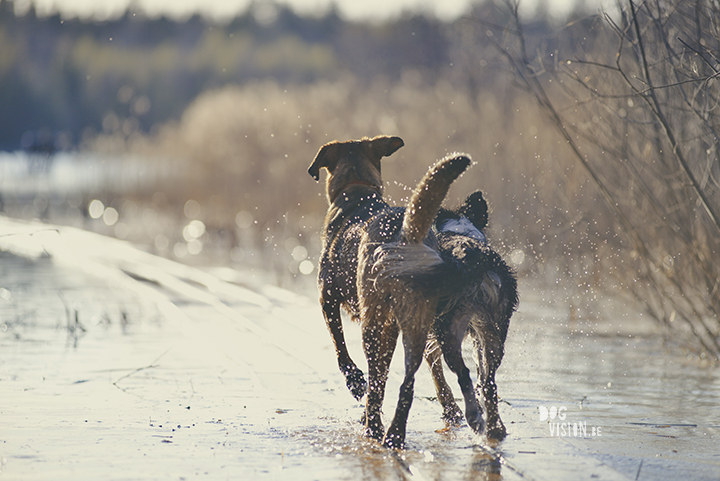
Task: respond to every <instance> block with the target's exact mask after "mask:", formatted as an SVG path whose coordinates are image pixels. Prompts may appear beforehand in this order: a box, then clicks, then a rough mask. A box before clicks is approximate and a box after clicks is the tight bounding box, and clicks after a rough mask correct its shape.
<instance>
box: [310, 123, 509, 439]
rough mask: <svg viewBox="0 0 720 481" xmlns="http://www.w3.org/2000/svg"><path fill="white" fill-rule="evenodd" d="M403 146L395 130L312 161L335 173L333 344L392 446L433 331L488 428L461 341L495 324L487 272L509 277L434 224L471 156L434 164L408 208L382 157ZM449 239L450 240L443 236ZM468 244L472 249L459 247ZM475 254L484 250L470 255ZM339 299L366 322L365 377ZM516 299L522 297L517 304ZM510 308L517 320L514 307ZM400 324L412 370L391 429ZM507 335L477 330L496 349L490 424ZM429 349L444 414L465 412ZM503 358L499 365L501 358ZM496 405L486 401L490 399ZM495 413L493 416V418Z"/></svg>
mask: <svg viewBox="0 0 720 481" xmlns="http://www.w3.org/2000/svg"><path fill="white" fill-rule="evenodd" d="M402 146H403V141H402V139H400V138H399V137H387V136H379V137H375V138H372V139H370V138H363V139H361V140H352V141H346V142H337V141H335V142H331V143H329V144H326V145H324V146H323V147H322V148H321V149H320V151H319V152H318V154H317V156H316V157H315V160H314V161H313V163H312V164H311V165H310V168H309V169H308V173H309V174H310V175H311V176H312V177H313V178H315V179H316V180H319V177H320V170H321V169H326V170H327V174H328V175H327V178H326V193H327V198H328V203H329V204H330V206H329V209H328V212H327V215H326V218H325V226H324V234H323V246H322V256H321V259H320V264H319V269H318V272H319V274H318V286H319V291H320V304H321V306H322V310H323V314H324V317H325V321H326V323H327V326H328V330H329V331H330V333H331V337H332V339H333V342H334V343H335V349H336V353H337V359H338V365H339V368H340V371H341V372H342V373H343V375H344V376H345V379H346V384H347V387H348V389H349V390H350V392H351V393H352V395H353V396H354V397H355V398H356V399H360V398H361V397H362V396H363V395H364V394H366V393H367V399H366V408H365V415H364V421H365V433H366V435H367V436H369V437H371V438H374V439H377V440H381V441H382V442H383V444H384V445H385V446H387V447H393V448H402V447H403V446H404V441H405V429H406V424H407V417H408V413H409V410H410V406H411V404H412V399H413V385H414V375H415V372H416V371H417V369H418V367H419V365H420V364H421V363H422V359H423V353H424V352H425V347H426V343H427V341H428V336H429V335H430V334H431V331H432V333H433V335H434V336H435V337H436V338H437V340H438V343H439V345H440V346H441V348H442V349H443V354H444V356H445V359H446V361H447V362H448V363H450V362H452V363H453V364H450V366H451V368H453V371H454V372H455V373H456V374H457V375H458V379H459V381H460V385H461V388H462V390H463V395H464V396H465V404H466V418H467V420H468V424H469V425H470V426H471V428H472V429H473V430H474V431H475V432H477V433H482V432H483V429H484V423H483V421H482V409H481V408H480V407H479V406H478V404H477V401H476V399H475V397H474V391H473V389H472V386H471V387H470V389H469V390H468V389H467V382H468V381H469V374H468V372H467V371H468V370H467V368H466V367H465V366H464V364H462V357H461V355H460V354H461V353H460V351H459V344H460V342H461V341H462V338H463V337H464V334H465V331H466V330H469V331H470V332H473V329H475V328H476V327H477V328H483V326H484V325H485V324H488V323H490V324H492V323H493V320H492V319H489V318H488V316H487V314H486V313H489V312H490V311H492V314H493V315H494V314H495V313H496V311H497V306H495V304H493V305H492V306H490V307H488V306H485V305H483V306H478V305H477V304H478V303H480V302H486V301H488V300H489V301H492V300H493V299H491V298H490V296H489V294H490V293H491V292H496V291H497V288H495V287H493V286H494V285H489V284H487V280H488V279H490V280H491V281H493V280H495V279H496V277H499V278H500V279H501V280H502V279H503V277H502V275H500V274H493V272H494V271H489V270H487V269H485V268H484V264H483V266H481V267H482V269H483V272H482V273H475V274H473V273H472V270H473V269H474V268H475V267H477V266H476V265H475V264H477V262H476V263H475V264H474V263H473V262H472V261H471V262H469V263H467V262H466V260H467V259H465V258H466V257H468V254H467V253H468V252H470V250H469V247H470V246H474V244H473V243H472V242H470V241H468V242H470V244H469V245H468V248H465V247H463V246H465V243H464V242H463V240H462V238H463V235H462V234H458V233H452V234H448V233H446V232H445V231H443V230H442V229H437V226H435V227H436V228H435V229H432V227H433V225H434V223H435V222H436V215H437V214H438V212H439V211H440V205H441V203H442V201H443V200H444V198H445V195H446V194H447V191H448V189H449V187H450V185H451V184H452V182H453V181H454V180H455V179H456V178H457V177H458V176H460V175H461V174H462V173H463V172H464V171H465V169H466V168H467V167H468V166H469V165H470V162H471V161H470V158H469V157H468V156H466V155H461V154H456V155H450V156H448V157H446V158H444V159H442V160H441V161H439V162H438V163H436V164H435V165H434V166H433V167H432V168H431V169H430V170H429V171H428V173H427V174H426V175H425V177H424V178H423V179H422V180H421V181H420V183H419V184H418V186H417V188H416V189H415V191H414V192H413V195H412V196H411V198H410V201H409V202H408V205H407V207H391V206H389V205H388V204H387V203H386V202H385V201H384V200H383V198H382V191H383V185H382V178H381V165H380V164H381V159H382V158H383V157H387V156H389V155H392V154H393V153H394V152H395V151H397V150H398V149H399V148H400V147H402ZM471 210H473V209H471ZM446 212H452V211H446ZM458 216H462V214H458ZM463 217H464V216H463ZM464 218H467V217H464ZM435 231H437V232H438V234H437V235H436V234H435V233H434V232H435ZM453 236H458V238H457V239H456V238H454V237H453ZM464 237H467V236H464ZM441 239H442V240H443V242H442V243H440V242H439V240H441ZM443 245H445V247H443ZM461 253H465V254H463V255H462V256H460V254H461ZM483 256H484V257H483ZM488 256H490V257H492V255H490V254H487V253H486V252H485V251H483V254H482V255H481V257H482V259H480V260H482V261H483V262H484V260H485V257H488ZM469 257H471V258H475V257H477V256H475V255H474V254H472V255H470V256H469ZM488 258H489V257H488ZM498 259H499V256H498ZM500 261H501V260H500ZM494 265H495V264H493V266H494ZM502 265H504V264H502ZM495 269H496V270H499V269H497V268H495ZM511 274H512V273H510V276H511V279H512V280H513V281H514V277H512V275H511ZM503 275H504V274H503ZM478 282H480V284H477V283H478ZM475 284H477V285H475ZM506 284H507V285H508V286H509V284H511V283H510V282H509V281H507V283H506ZM471 285H473V286H474V287H471ZM502 289H503V286H502V285H500V290H501V291H502ZM498 292H499V291H498ZM503 292H504V291H503ZM505 304H507V303H505ZM505 304H503V305H505ZM510 304H512V303H510ZM341 308H343V309H345V310H346V311H347V312H348V313H349V314H350V315H351V316H352V318H353V319H355V320H358V321H360V323H361V328H362V338H363V348H364V351H365V355H366V358H367V362H368V382H367V383H366V382H365V378H364V376H363V373H362V371H361V370H360V369H359V368H358V367H357V366H356V365H355V363H354V362H353V361H352V359H351V358H350V355H349V354H348V351H347V347H346V345H345V339H344V334H343V329H342V321H341V318H340V310H341ZM476 308H479V309H480V311H478V312H477V313H476V312H475V311H472V310H473V309H476ZM513 308H514V304H512V305H511V307H510V313H511V312H512V309H513ZM471 311H472V312H471ZM506 317H507V319H509V316H506ZM493 319H494V318H493ZM500 324H502V323H500ZM445 329H449V330H453V329H464V330H463V331H462V333H457V331H454V332H455V333H453V332H444V330H445ZM400 332H402V333H403V346H404V351H405V378H404V380H403V383H402V386H401V388H400V395H399V399H398V404H397V408H396V411H395V416H394V418H393V420H392V423H391V425H390V427H389V428H388V430H387V432H385V430H384V428H383V425H382V421H381V418H380V408H381V406H382V401H383V397H384V391H385V383H386V380H387V374H388V369H389V365H390V360H391V358H392V354H393V351H394V349H395V345H396V342H397V338H398V335H399V333H400ZM493 332H494V331H493ZM506 334H507V324H505V328H504V330H502V329H500V331H499V332H498V333H497V335H495V334H492V335H491V336H490V338H488V337H487V336H485V337H482V336H481V337H478V338H477V339H478V341H477V342H479V343H481V344H482V347H484V349H483V350H482V352H488V349H487V348H486V347H485V346H490V351H491V352H493V353H494V356H490V358H489V360H488V361H487V362H486V363H485V364H483V367H482V369H483V372H484V373H488V374H487V375H485V376H484V377H483V385H482V389H483V393H485V395H486V398H487V395H488V394H489V395H491V399H494V406H495V407H494V410H491V408H490V407H488V414H489V419H488V423H489V424H490V425H491V426H496V425H498V423H499V426H502V422H500V419H499V417H498V416H497V396H496V394H495V390H494V372H495V369H497V365H499V360H500V359H501V358H502V345H501V346H500V349H498V348H497V347H496V344H494V343H493V342H494V340H495V338H497V339H502V341H504V339H505V336H506ZM458 339H459V340H458ZM428 353H430V354H426V356H427V358H428V361H429V362H430V364H431V368H432V373H433V376H434V379H435V384H436V387H437V389H438V397H439V399H440V401H441V403H442V404H443V407H444V416H445V419H446V421H448V422H453V423H457V422H459V420H460V418H461V413H460V411H459V409H458V407H457V405H456V404H455V401H454V398H453V396H452V391H451V390H450V388H449V386H447V383H446V382H445V379H444V377H443V376H442V366H441V364H440V362H439V359H438V357H439V354H438V353H437V349H434V350H432V349H429V350H428ZM498 354H499V358H498ZM458 356H460V357H459V361H458ZM483 359H484V358H483ZM496 359H497V365H495V363H494V361H495V360H496ZM486 365H487V368H486V367H485V366H486ZM493 366H494V367H493ZM456 369H457V370H456ZM463 369H464V370H463ZM489 373H492V382H489V381H490V378H491V376H490V374H489ZM491 404H492V403H490V404H489V403H488V402H486V406H490V405H491ZM491 413H494V414H493V416H494V417H490V415H491ZM495 417H496V418H497V419H496V420H494V419H495ZM495 431H497V430H495ZM503 433H504V428H503Z"/></svg>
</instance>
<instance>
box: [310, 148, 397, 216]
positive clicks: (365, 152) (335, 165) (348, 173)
mask: <svg viewBox="0 0 720 481" xmlns="http://www.w3.org/2000/svg"><path fill="white" fill-rule="evenodd" d="M403 145H405V143H404V142H403V140H402V139H401V138H400V137H388V136H385V135H381V136H378V137H374V138H372V139H369V138H367V137H365V138H363V139H362V140H348V141H345V142H338V141H334V142H330V143H328V144H325V145H323V146H322V147H321V148H320V150H319V151H318V153H317V155H316V156H315V160H314V161H313V163H312V164H311V165H310V168H309V169H308V174H310V175H311V176H312V177H313V179H315V180H320V169H322V168H325V169H326V170H327V171H328V176H327V182H326V188H327V197H328V202H329V203H332V202H333V201H334V200H335V198H336V197H337V196H338V195H339V194H340V192H342V190H343V189H344V188H346V187H347V186H349V185H354V184H357V185H367V186H371V187H374V188H375V189H377V190H379V191H381V192H382V177H381V175H380V159H382V158H383V157H387V156H389V155H391V154H393V153H394V152H395V151H396V150H398V149H399V148H400V147H402V146H403Z"/></svg>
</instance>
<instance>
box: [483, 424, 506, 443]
mask: <svg viewBox="0 0 720 481" xmlns="http://www.w3.org/2000/svg"><path fill="white" fill-rule="evenodd" d="M506 436H507V431H506V430H505V426H504V425H503V423H502V421H498V422H497V423H496V424H495V425H494V426H492V427H489V428H488V432H487V437H488V439H495V440H497V441H502V440H503V439H505V437H506Z"/></svg>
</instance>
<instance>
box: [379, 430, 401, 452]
mask: <svg viewBox="0 0 720 481" xmlns="http://www.w3.org/2000/svg"><path fill="white" fill-rule="evenodd" d="M383 446H385V447H386V448H388V449H405V436H403V435H401V434H400V433H390V432H389V431H388V433H387V434H386V435H385V439H383Z"/></svg>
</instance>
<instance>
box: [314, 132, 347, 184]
mask: <svg viewBox="0 0 720 481" xmlns="http://www.w3.org/2000/svg"><path fill="white" fill-rule="evenodd" d="M338 154H339V143H338V142H337V141H333V142H330V143H327V144H325V145H323V146H322V147H320V150H319V151H318V153H317V155H316V156H315V160H313V163H312V164H310V167H309V168H308V174H310V176H311V177H312V178H313V179H315V180H320V169H322V168H325V169H328V170H329V171H331V172H332V169H333V167H334V166H335V164H336V163H337V157H338Z"/></svg>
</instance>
